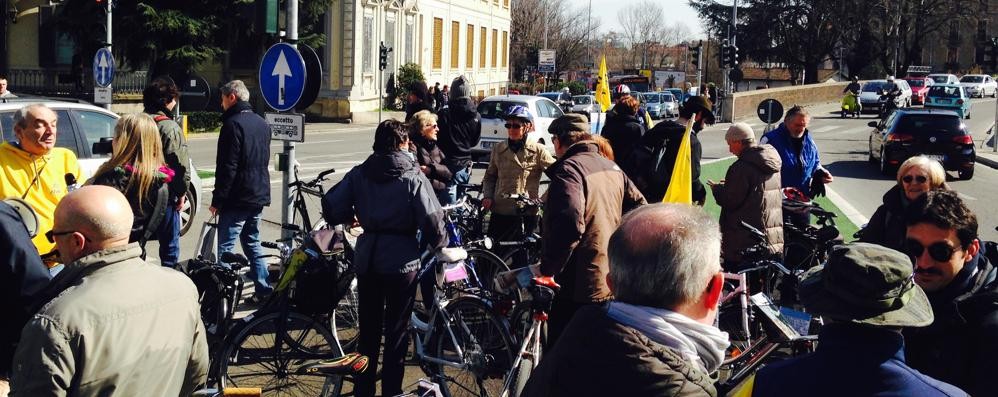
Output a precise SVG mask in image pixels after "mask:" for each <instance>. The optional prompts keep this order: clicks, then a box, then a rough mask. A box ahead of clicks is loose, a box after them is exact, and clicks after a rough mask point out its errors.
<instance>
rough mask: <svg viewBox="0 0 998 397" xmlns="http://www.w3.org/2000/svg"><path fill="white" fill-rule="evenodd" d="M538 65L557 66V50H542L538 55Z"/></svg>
mask: <svg viewBox="0 0 998 397" xmlns="http://www.w3.org/2000/svg"><path fill="white" fill-rule="evenodd" d="M537 64H538V65H540V66H544V65H551V66H554V65H555V50H540V51H538V53H537Z"/></svg>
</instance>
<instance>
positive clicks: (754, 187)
mask: <svg viewBox="0 0 998 397" xmlns="http://www.w3.org/2000/svg"><path fill="white" fill-rule="evenodd" d="M724 139H725V140H726V141H727V142H728V150H729V151H730V152H731V154H733V155H735V156H738V160H737V161H735V163H734V164H731V167H730V168H728V173H727V174H725V176H724V180H723V181H721V182H720V183H714V181H711V180H707V184H708V185H710V188H711V190H712V191H713V192H714V199H715V200H717V204H718V205H719V206H720V207H721V234H722V235H723V236H724V238H723V240H721V257H723V258H724V268H725V269H727V270H728V271H737V270H739V269H738V266H739V265H740V262H741V260H742V251H744V250H745V249H746V248H749V247H751V246H753V245H755V243H756V239H755V237H754V236H753V235H752V233H751V232H749V231H748V230H747V229H745V228H744V227H742V225H741V223H742V221H744V222H745V223H748V224H749V225H752V227H754V228H756V229H758V230H759V231H761V232H763V233H765V234H766V243H767V244H768V245H769V253H770V255H773V256H780V255H782V252H783V204H782V203H783V191H782V190H781V189H780V167H782V165H783V162H782V161H781V160H780V154H779V153H777V152H776V149H773V147H772V146H769V145H757V144H756V141H755V133H754V132H752V127H750V126H749V125H748V124H745V123H735V124H732V125H731V127H729V128H728V132H727V133H726V134H725V135H724Z"/></svg>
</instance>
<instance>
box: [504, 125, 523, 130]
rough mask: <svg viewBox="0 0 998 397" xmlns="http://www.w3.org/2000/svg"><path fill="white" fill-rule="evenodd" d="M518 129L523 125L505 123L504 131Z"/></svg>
mask: <svg viewBox="0 0 998 397" xmlns="http://www.w3.org/2000/svg"><path fill="white" fill-rule="evenodd" d="M519 128H523V124H510V123H506V129H507V130H514V129H519Z"/></svg>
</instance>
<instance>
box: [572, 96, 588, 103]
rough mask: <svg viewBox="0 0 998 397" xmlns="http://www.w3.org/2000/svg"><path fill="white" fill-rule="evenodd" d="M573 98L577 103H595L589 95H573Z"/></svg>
mask: <svg viewBox="0 0 998 397" xmlns="http://www.w3.org/2000/svg"><path fill="white" fill-rule="evenodd" d="M572 100H573V101H575V104H576V105H588V104H590V103H593V100H592V97H590V96H589V95H576V96H573V97H572Z"/></svg>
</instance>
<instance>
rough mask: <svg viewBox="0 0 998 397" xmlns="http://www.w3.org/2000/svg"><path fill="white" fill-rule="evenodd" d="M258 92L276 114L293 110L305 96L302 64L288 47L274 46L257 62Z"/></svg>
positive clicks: (295, 51) (285, 44)
mask: <svg viewBox="0 0 998 397" xmlns="http://www.w3.org/2000/svg"><path fill="white" fill-rule="evenodd" d="M259 77H260V91H262V92H263V99H264V100H265V101H267V104H268V105H270V107H272V108H274V110H277V111H281V112H283V111H287V110H290V109H293V108H294V107H295V105H296V104H297V103H298V100H300V99H301V96H302V93H303V92H305V60H304V59H303V58H302V57H301V53H299V52H298V50H297V49H296V48H295V47H293V46H291V45H290V44H287V43H277V44H274V45H273V46H271V47H270V49H268V50H267V53H266V54H263V59H262V60H260V76H259Z"/></svg>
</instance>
